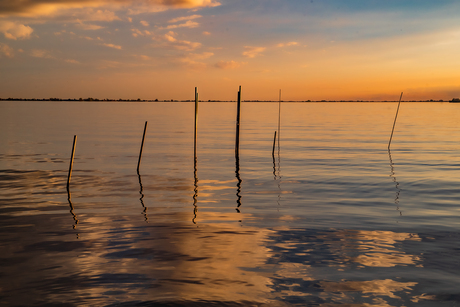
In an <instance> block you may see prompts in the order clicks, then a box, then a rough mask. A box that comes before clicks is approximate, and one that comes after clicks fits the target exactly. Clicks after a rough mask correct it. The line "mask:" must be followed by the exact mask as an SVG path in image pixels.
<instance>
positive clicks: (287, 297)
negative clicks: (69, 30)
mask: <svg viewBox="0 0 460 307" xmlns="http://www.w3.org/2000/svg"><path fill="white" fill-rule="evenodd" d="M396 107H397V104H396V103H282V104H281V117H280V118H281V125H280V126H281V129H280V131H279V136H280V139H279V145H280V146H279V147H277V148H276V150H275V156H274V158H273V157H272V145H273V136H274V135H273V134H274V132H275V130H277V129H278V110H279V105H278V103H243V105H242V121H241V141H240V151H239V157H238V159H236V157H235V150H234V145H235V118H236V105H235V103H230V102H228V103H208V102H203V103H200V107H199V119H198V143H197V159H196V163H195V159H194V144H193V125H194V118H193V116H194V104H193V103H125V102H123V103H121V102H120V103H118V102H116V103H104V102H8V101H2V102H0V111H1V112H0V130H1V134H0V250H1V251H2V252H1V253H0V305H9V306H20V305H21V306H24V305H43V306H45V305H46V306H50V305H53V304H55V305H60V304H67V305H68V306H88V305H89V306H150V305H155V306H158V305H160V306H161V305H163V306H305V305H308V306H341V305H343V306H433V305H436V306H456V305H460V290H459V289H458V284H459V283H460V277H459V276H460V274H459V273H460V266H459V264H460V255H459V249H460V245H459V243H458V242H459V239H460V229H459V228H460V224H459V215H460V210H459V206H458V205H459V199H460V190H459V189H458V186H459V184H460V175H459V172H458V170H459V168H460V151H459V149H460V145H459V144H460V132H459V131H458V124H459V120H460V108H459V107H460V106H459V105H457V104H449V103H402V104H401V108H400V111H399V115H398V120H397V123H396V128H395V134H394V136H393V140H392V144H391V151H390V152H389V151H388V149H387V145H388V139H389V134H390V132H391V128H392V125H393V120H394V116H395V112H396ZM145 121H148V128H147V135H146V140H145V146H144V150H143V155H142V161H141V166H140V174H139V175H138V174H137V172H136V167H137V162H138V155H139V149H140V143H141V139H142V132H143V128H144V122H145ZM74 135H77V136H78V139H77V145H76V152H75V161H74V165H73V173H72V178H71V184H70V194H68V193H67V190H66V182H67V174H68V168H69V161H70V153H71V148H72V141H73V136H74Z"/></svg>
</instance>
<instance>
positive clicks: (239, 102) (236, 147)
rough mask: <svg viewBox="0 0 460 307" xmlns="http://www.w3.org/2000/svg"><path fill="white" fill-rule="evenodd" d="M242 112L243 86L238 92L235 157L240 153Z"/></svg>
mask: <svg viewBox="0 0 460 307" xmlns="http://www.w3.org/2000/svg"><path fill="white" fill-rule="evenodd" d="M240 112H241V85H240V89H239V91H238V103H237V109H236V142H235V157H238V156H239V153H240Z"/></svg>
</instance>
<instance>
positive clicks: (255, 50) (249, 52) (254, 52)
mask: <svg viewBox="0 0 460 307" xmlns="http://www.w3.org/2000/svg"><path fill="white" fill-rule="evenodd" d="M244 48H245V49H246V51H245V52H243V55H244V56H245V57H248V58H255V57H256V56H259V55H261V53H262V52H264V51H265V49H267V48H265V47H250V46H245V47H244Z"/></svg>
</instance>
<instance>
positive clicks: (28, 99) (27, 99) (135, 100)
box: [0, 98, 457, 102]
mask: <svg viewBox="0 0 460 307" xmlns="http://www.w3.org/2000/svg"><path fill="white" fill-rule="evenodd" d="M0 101H92V102H194V101H195V100H190V99H188V100H175V99H164V100H160V99H140V98H138V99H98V98H78V99H76V98H68V99H61V98H43V99H38V98H0ZM199 102H236V100H213V99H210V100H199ZM242 102H279V101H278V100H250V99H249V100H242ZM281 102H398V100H281ZM402 102H457V101H456V100H455V99H452V100H443V99H439V100H434V99H428V100H402Z"/></svg>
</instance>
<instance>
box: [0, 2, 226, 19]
mask: <svg viewBox="0 0 460 307" xmlns="http://www.w3.org/2000/svg"><path fill="white" fill-rule="evenodd" d="M219 5H220V3H219V2H217V1H216V0H60V1H56V0H21V1H0V15H3V16H8V15H22V16H30V17H34V16H43V15H56V14H58V13H59V11H62V10H67V9H76V8H80V9H85V8H98V7H104V6H107V7H109V6H110V7H114V8H119V9H121V8H129V10H130V12H131V13H133V14H134V13H136V12H138V13H141V12H144V13H145V12H146V11H147V12H148V11H152V10H153V11H159V10H165V9H168V8H172V9H176V8H189V9H196V8H204V7H215V6H219Z"/></svg>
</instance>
